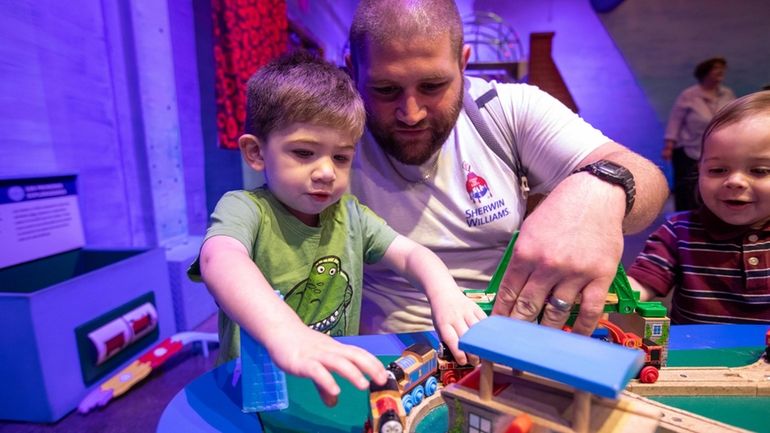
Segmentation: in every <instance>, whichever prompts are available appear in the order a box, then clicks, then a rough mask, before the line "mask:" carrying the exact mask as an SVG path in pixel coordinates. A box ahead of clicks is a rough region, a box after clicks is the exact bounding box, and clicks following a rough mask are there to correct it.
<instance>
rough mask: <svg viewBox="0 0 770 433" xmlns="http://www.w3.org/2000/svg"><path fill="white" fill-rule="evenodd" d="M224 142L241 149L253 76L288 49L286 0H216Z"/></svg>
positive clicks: (219, 121) (220, 123) (220, 131)
mask: <svg viewBox="0 0 770 433" xmlns="http://www.w3.org/2000/svg"><path fill="white" fill-rule="evenodd" d="M211 5H212V7H211V9H212V18H213V20H214V26H213V27H214V62H215V67H216V98H217V129H218V134H219V146H220V147H223V148H225V149H238V137H239V136H240V135H241V134H242V133H243V123H244V119H245V118H246V96H245V87H246V82H247V81H248V80H249V77H251V75H252V74H253V73H254V72H256V71H257V70H258V69H259V68H260V67H262V65H264V64H265V63H267V62H269V61H270V60H272V59H274V58H275V57H277V56H279V55H280V54H282V53H283V52H285V51H286V48H287V40H288V36H287V34H288V33H287V27H288V24H287V18H286V2H285V0H212V2H211Z"/></svg>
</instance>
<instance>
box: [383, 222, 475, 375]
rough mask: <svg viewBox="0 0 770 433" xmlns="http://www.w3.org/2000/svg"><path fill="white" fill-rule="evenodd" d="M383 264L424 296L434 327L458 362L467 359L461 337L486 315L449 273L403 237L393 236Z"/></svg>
mask: <svg viewBox="0 0 770 433" xmlns="http://www.w3.org/2000/svg"><path fill="white" fill-rule="evenodd" d="M382 263H383V264H385V265H386V266H387V267H389V268H390V269H392V270H393V271H395V272H396V273H398V274H400V275H402V276H404V277H405V278H407V279H408V280H409V281H410V282H411V283H412V284H413V285H414V286H415V287H420V288H422V290H423V291H424V292H425V295H426V296H427V297H428V301H429V302H430V306H431V310H432V316H433V326H434V327H435V328H436V331H438V333H439V336H440V337H441V340H442V341H443V342H444V343H445V344H446V345H447V346H448V347H449V350H450V351H451V352H452V354H453V355H454V357H455V359H456V360H457V362H459V363H460V364H465V363H467V362H468V358H467V357H466V355H465V352H462V351H460V349H459V348H458V341H459V338H460V336H461V335H463V334H464V333H465V331H467V330H468V328H469V327H470V326H471V325H473V324H474V323H476V322H478V321H479V320H481V319H483V318H484V317H486V314H484V312H483V311H482V310H481V308H479V306H478V305H476V303H475V302H473V301H471V300H470V299H468V298H467V297H466V296H465V295H464V294H463V292H462V291H461V290H460V288H459V287H457V283H455V281H454V278H452V276H451V275H450V274H449V269H447V267H446V266H445V265H444V263H443V262H442V261H441V259H439V258H438V256H436V255H435V254H434V253H433V252H432V251H430V250H429V249H427V248H425V247H423V246H422V245H420V244H418V243H416V242H414V241H412V240H410V239H408V238H406V237H404V236H401V235H399V236H396V238H395V239H394V240H393V242H392V243H391V244H390V246H389V247H388V249H387V250H386V251H385V254H384V255H383V257H382Z"/></svg>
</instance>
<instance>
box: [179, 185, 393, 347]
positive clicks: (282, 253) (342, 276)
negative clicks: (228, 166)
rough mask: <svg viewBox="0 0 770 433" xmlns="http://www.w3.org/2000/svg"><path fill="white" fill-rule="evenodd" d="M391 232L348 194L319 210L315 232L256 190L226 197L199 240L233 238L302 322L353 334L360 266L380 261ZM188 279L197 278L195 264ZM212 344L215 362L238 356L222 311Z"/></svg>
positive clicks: (234, 329) (233, 327) (232, 328)
mask: <svg viewBox="0 0 770 433" xmlns="http://www.w3.org/2000/svg"><path fill="white" fill-rule="evenodd" d="M396 235H397V233H396V232H395V231H394V230H393V229H391V228H390V227H389V226H388V225H387V224H386V223H385V222H384V221H383V220H382V219H380V218H379V217H378V216H377V215H375V214H374V212H372V211H371V210H369V208H367V207H366V206H364V205H362V204H361V203H359V202H358V200H357V199H356V198H355V197H354V196H352V195H350V194H345V195H343V196H342V198H340V200H339V202H337V203H336V204H334V205H332V206H330V207H328V208H327V209H325V210H324V211H323V212H322V213H321V215H320V224H319V227H309V226H307V225H305V224H304V223H302V222H301V221H299V220H298V219H297V218H296V217H294V216H293V215H292V214H291V213H289V211H288V210H287V209H286V207H285V206H284V205H283V204H281V203H280V202H279V201H278V200H277V199H276V198H275V197H274V196H273V194H272V193H270V191H268V190H267V189H266V188H264V187H262V188H258V189H256V190H253V191H231V192H228V193H226V194H225V195H224V196H223V197H222V199H220V200H219V202H218V203H217V206H216V208H215V209H214V213H213V214H212V215H211V225H210V227H209V229H208V231H207V232H206V239H208V238H210V237H212V236H230V237H232V238H235V239H237V240H238V241H240V242H241V243H242V244H243V245H244V246H245V247H246V250H247V251H248V252H249V255H250V256H251V258H252V259H253V260H254V263H255V264H256V265H257V267H259V270H260V271H261V272H262V274H263V275H264V276H265V278H266V279H267V281H268V282H269V283H270V285H271V286H272V288H273V289H275V290H278V291H280V292H281V294H282V295H283V297H284V301H285V302H286V303H288V304H289V305H290V306H291V307H292V309H294V311H296V312H297V314H298V315H299V317H300V318H301V319H302V320H303V321H304V322H305V324H307V325H308V326H310V327H311V328H313V329H315V330H317V331H319V332H324V333H327V334H330V335H332V336H339V335H357V334H358V324H359V319H360V315H361V287H362V278H363V264H364V262H366V263H375V262H377V261H379V260H380V259H381V258H382V256H383V255H384V254H385V250H386V249H387V248H388V246H389V245H390V243H391V242H393V239H395V237H396ZM188 274H189V276H190V278H193V279H199V278H200V269H199V267H198V261H197V260H196V261H195V263H193V265H192V266H191V267H190V270H189V271H188ZM219 341H220V356H219V361H220V362H224V361H227V360H229V359H233V358H236V357H238V356H239V351H240V340H239V332H238V325H237V324H236V323H235V322H233V321H232V320H231V319H230V318H229V317H227V315H225V314H224V313H223V312H222V311H221V310H220V312H219Z"/></svg>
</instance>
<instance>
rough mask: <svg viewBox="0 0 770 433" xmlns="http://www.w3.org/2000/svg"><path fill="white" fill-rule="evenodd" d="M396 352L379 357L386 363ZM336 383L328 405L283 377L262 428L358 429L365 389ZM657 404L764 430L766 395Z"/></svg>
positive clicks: (726, 362)
mask: <svg viewBox="0 0 770 433" xmlns="http://www.w3.org/2000/svg"><path fill="white" fill-rule="evenodd" d="M762 350H763V349H762V348H758V347H743V348H731V349H708V350H677V351H671V352H669V359H668V361H669V362H668V365H669V366H670V367H685V366H691V367H705V366H727V367H737V366H742V365H748V364H751V363H753V362H755V361H756V360H757V359H759V357H760V355H761V353H762ZM396 358H397V357H396V356H380V357H379V359H380V360H381V361H382V362H383V363H384V364H387V363H389V362H391V361H392V360H394V359H396ZM335 378H336V379H337V383H339V384H340V387H341V388H342V393H341V395H340V400H339V403H338V404H337V406H335V407H334V408H328V407H326V406H325V405H324V404H323V402H322V401H321V399H320V397H319V396H318V393H317V392H316V390H315V387H314V386H313V384H312V382H310V381H309V380H306V379H298V378H296V377H292V376H289V377H288V378H287V386H288V389H289V396H290V404H289V409H287V410H284V411H279V412H272V413H263V414H262V415H261V417H262V425H263V427H264V429H265V432H268V433H279V432H280V433H284V432H286V433H294V432H296V433H300V432H303V433H304V432H324V433H337V432H340V433H342V432H345V433H359V432H362V431H363V425H364V421H365V420H366V417H367V413H368V411H369V401H368V392H366V391H361V390H359V389H357V388H355V387H354V386H353V385H351V384H350V383H349V382H347V381H346V380H344V379H341V378H339V377H337V376H335ZM651 398H652V399H654V400H657V401H660V402H661V403H664V404H668V405H671V406H674V407H678V408H681V409H684V410H687V411H690V412H693V413H696V414H700V415H703V416H707V417H709V418H713V419H716V420H718V421H722V422H724V423H727V424H730V425H734V426H738V427H741V428H745V429H748V430H751V431H756V432H759V433H770V397H723V396H719V397H651ZM447 416H448V412H447V410H446V407H444V406H441V407H439V408H436V409H435V410H433V411H432V412H431V413H430V415H429V416H428V417H426V418H425V419H424V420H423V422H422V423H421V424H420V425H418V426H417V432H418V433H429V432H430V433H436V432H445V431H446V429H447V426H448V419H447Z"/></svg>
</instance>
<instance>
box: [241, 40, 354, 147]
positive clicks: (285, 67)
mask: <svg viewBox="0 0 770 433" xmlns="http://www.w3.org/2000/svg"><path fill="white" fill-rule="evenodd" d="M246 97H247V99H246V125H245V132H246V133H247V134H252V135H254V136H256V137H257V138H259V139H260V140H263V141H266V140H267V139H268V136H269V135H270V133H272V132H273V131H276V130H281V129H284V128H288V127H290V126H291V125H292V124H295V123H309V124H313V125H322V126H328V127H332V128H338V129H340V130H343V131H346V132H349V133H350V134H351V136H352V137H353V139H354V141H358V139H359V138H361V135H362V134H363V131H364V123H365V121H366V112H365V111H364V104H363V101H362V100H361V97H360V96H359V94H358V92H357V91H356V88H355V86H354V84H353V81H352V80H351V79H350V77H349V76H348V75H347V74H346V73H345V72H343V71H342V70H340V69H339V68H338V67H336V66H334V65H332V64H331V63H329V62H327V61H325V60H324V59H322V58H319V57H317V56H315V55H313V54H310V53H308V52H305V51H295V52H292V53H288V54H285V55H283V56H281V57H279V58H277V59H276V60H273V61H272V62H270V63H268V64H267V65H265V66H264V67H262V68H261V69H260V70H258V71H257V72H256V73H255V74H254V75H252V77H251V78H250V79H249V81H248V84H247V90H246Z"/></svg>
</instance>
